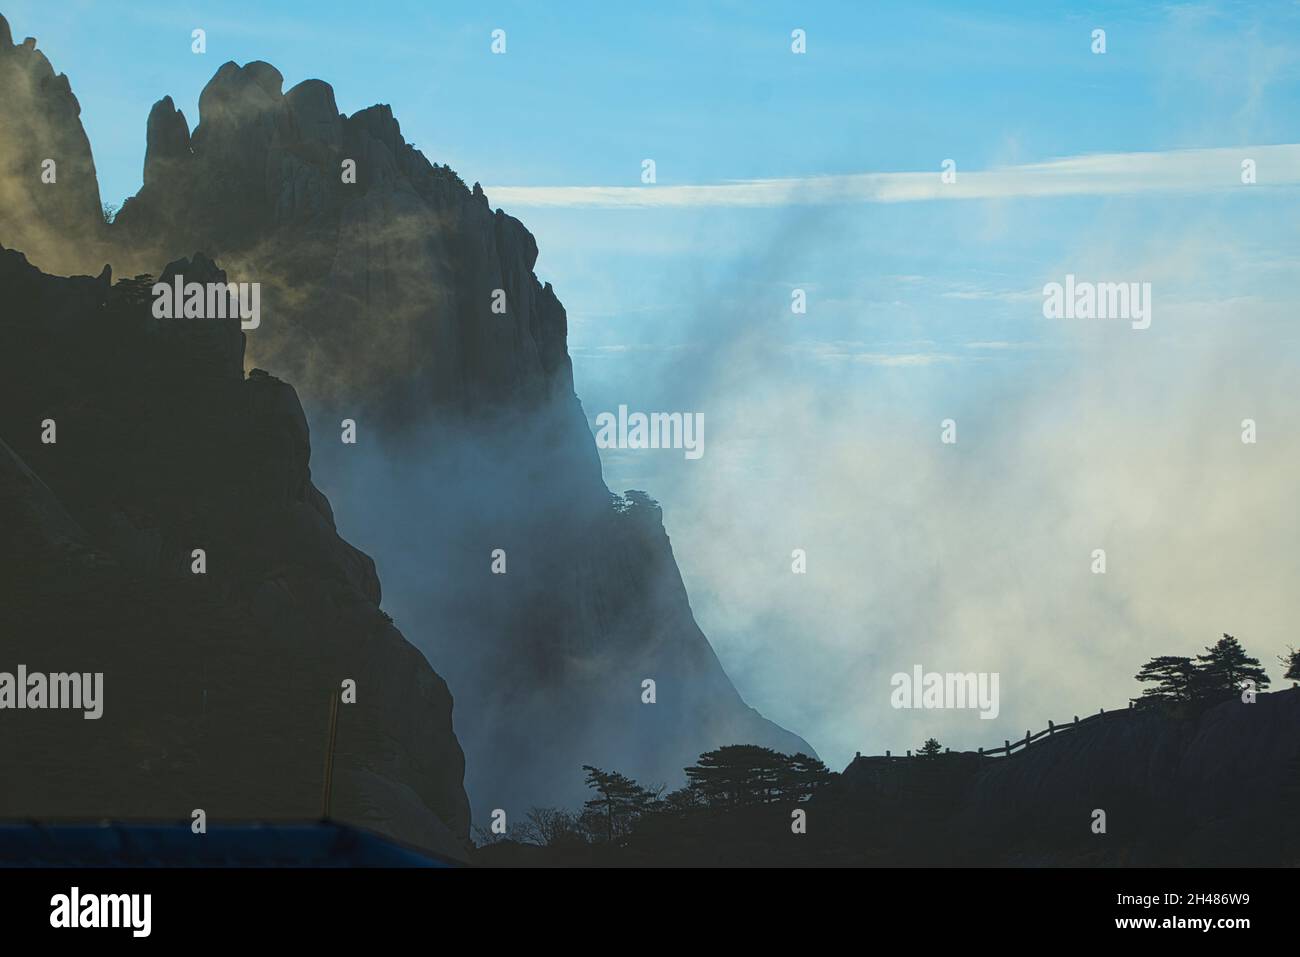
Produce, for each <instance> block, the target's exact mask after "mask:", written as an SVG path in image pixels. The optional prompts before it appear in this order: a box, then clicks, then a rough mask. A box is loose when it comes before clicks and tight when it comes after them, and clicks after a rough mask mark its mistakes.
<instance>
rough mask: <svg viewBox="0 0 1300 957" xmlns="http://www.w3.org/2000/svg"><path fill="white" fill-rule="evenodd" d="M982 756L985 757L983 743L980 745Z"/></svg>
mask: <svg viewBox="0 0 1300 957" xmlns="http://www.w3.org/2000/svg"><path fill="white" fill-rule="evenodd" d="M980 757H981V758H982V757H984V747H983V745H981V746H980Z"/></svg>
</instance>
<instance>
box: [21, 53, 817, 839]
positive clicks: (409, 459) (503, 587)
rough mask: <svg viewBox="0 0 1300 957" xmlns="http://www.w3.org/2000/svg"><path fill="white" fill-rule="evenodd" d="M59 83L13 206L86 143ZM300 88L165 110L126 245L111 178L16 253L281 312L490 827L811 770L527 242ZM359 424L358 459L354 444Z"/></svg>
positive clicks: (383, 111)
mask: <svg viewBox="0 0 1300 957" xmlns="http://www.w3.org/2000/svg"><path fill="white" fill-rule="evenodd" d="M37 57H40V54H39V52H38V51H35V50H34V49H25V48H24V47H21V46H16V47H9V48H8V49H7V50H6V51H5V52H2V53H0V61H3V60H4V59H8V60H16V61H20V62H24V63H26V64H27V65H25V66H22V67H13V68H11V72H12V71H13V70H21V71H26V73H32V74H35V73H39V72H41V71H42V70H43V69H44V68H43V67H40V66H38V65H36V66H34V65H32V63H35V62H36V58H37ZM27 61H31V63H28V62H27ZM39 62H40V63H43V62H44V60H43V57H41V58H40V61H39ZM46 66H48V64H46ZM51 74H52V71H51ZM42 82H43V85H41V84H37V86H36V87H34V88H33V90H34V92H32V94H31V95H30V96H29V97H27V98H26V99H18V100H14V101H11V103H16V105H0V115H3V114H4V113H5V112H6V111H9V112H13V111H15V110H17V111H22V110H26V109H28V108H29V107H30V108H31V109H32V110H35V111H37V114H38V115H40V116H45V117H47V118H48V121H47V122H46V123H44V124H40V123H36V122H34V121H31V120H30V119H27V120H22V119H14V118H12V117H11V118H9V119H7V120H5V121H4V122H6V123H9V124H10V125H14V124H17V123H19V122H26V123H28V128H29V129H30V135H29V136H28V138H27V142H26V143H24V145H23V146H22V149H21V155H20V156H17V157H15V156H14V155H5V156H0V163H3V165H4V168H5V169H7V170H13V169H17V168H21V169H22V170H23V171H24V173H23V175H22V176H20V177H13V176H12V174H10V175H9V176H7V179H6V184H5V186H4V188H5V190H6V191H7V192H8V191H13V192H15V193H17V194H23V195H26V194H29V193H30V194H35V193H37V192H38V191H39V190H40V189H41V188H42V187H41V185H40V184H39V181H38V180H37V179H35V178H34V177H33V176H31V175H28V174H29V170H30V167H29V166H27V165H23V164H27V163H29V162H30V157H32V156H35V155H37V154H41V153H46V152H57V149H58V147H59V144H61V143H80V142H81V141H82V140H84V133H81V136H80V140H79V139H78V137H77V135H76V133H77V132H78V131H79V130H80V122H79V119H78V114H79V110H78V109H77V108H76V106H75V98H73V97H72V95H71V93H70V92H66V93H65V90H66V86H67V84H66V81H63V80H58V79H56V80H46V81H42ZM282 87H283V81H282V77H281V75H280V73H279V72H278V71H277V70H276V69H275V68H274V67H272V66H270V65H269V64H266V63H261V62H251V63H248V64H245V65H244V66H242V67H241V66H239V65H237V64H235V63H226V64H225V65H223V66H222V67H221V68H220V69H219V70H218V71H217V72H216V74H215V76H214V77H213V78H212V80H211V81H210V82H209V83H208V85H207V86H206V87H205V89H204V90H203V93H202V95H201V97H200V100H199V117H198V123H197V125H196V126H195V127H194V128H193V130H190V128H189V126H188V122H187V120H186V118H185V117H184V116H183V115H182V114H181V113H180V112H179V111H177V110H176V108H175V105H174V104H173V102H172V101H171V99H170V98H164V99H163V100H160V101H159V102H158V103H157V104H155V106H154V108H153V109H152V110H151V111H150V114H149V117H148V125H147V154H146V158H145V164H144V183H143V186H142V187H141V189H140V191H139V192H138V193H137V194H136V195H135V196H133V197H131V198H129V199H128V200H127V201H126V202H125V203H124V204H123V206H122V208H121V210H120V211H119V212H118V213H117V216H116V219H115V221H114V222H113V223H112V224H111V225H109V224H105V223H104V222H103V217H102V216H100V215H99V214H98V209H99V202H98V188H97V186H96V185H95V183H94V179H93V175H92V174H87V175H83V176H81V177H77V178H75V180H69V179H67V178H66V177H61V178H60V183H61V184H62V183H64V182H67V183H68V185H69V189H70V190H71V189H75V190H77V191H83V192H85V193H86V194H87V195H88V196H90V195H92V194H93V202H92V201H88V200H87V199H86V198H85V197H81V198H78V199H77V200H76V202H72V201H69V204H68V208H67V212H66V213H65V214H64V215H63V216H62V217H61V218H60V219H58V220H57V221H56V220H54V219H39V218H38V221H39V222H40V223H41V225H40V226H33V225H31V222H32V221H31V220H30V219H29V218H25V219H23V224H25V225H21V224H14V223H10V222H9V220H8V219H0V242H5V243H6V244H7V245H10V246H11V247H14V248H21V246H20V243H22V242H26V243H28V244H30V246H31V248H32V249H33V250H39V252H32V253H31V254H29V258H30V259H31V260H32V262H34V263H35V264H36V265H38V266H41V267H42V268H45V269H47V270H54V271H65V272H66V271H72V270H74V269H75V270H77V271H84V272H87V273H90V274H100V272H101V269H102V267H103V265H104V263H111V265H112V267H113V271H114V272H115V273H117V274H119V275H123V274H126V275H130V274H136V273H151V272H153V271H156V270H157V269H158V268H159V264H160V263H174V262H177V261H178V260H182V259H183V258H186V257H195V251H196V250H197V251H199V252H201V254H202V255H203V256H204V257H207V258H210V259H211V260H212V261H213V262H214V264H215V266H219V267H220V268H221V269H222V270H224V271H225V273H226V274H228V276H229V279H230V281H232V282H235V281H239V282H257V283H260V284H261V294H262V305H261V312H262V319H261V324H260V326H259V327H258V328H257V329H255V330H250V331H249V332H248V333H247V334H246V339H247V357H246V358H245V368H246V369H247V368H248V367H251V366H253V365H256V366H260V367H262V368H265V369H268V370H271V371H273V372H274V373H275V374H276V375H277V376H280V377H283V379H284V380H285V381H288V382H293V383H294V385H295V386H296V387H297V389H298V390H300V392H301V394H302V395H303V397H304V406H305V407H306V408H307V410H308V417H309V419H310V421H311V424H312V432H313V435H315V436H316V441H315V448H314V456H315V461H316V463H317V475H318V476H323V477H322V478H321V479H320V481H321V482H322V483H323V484H324V485H325V486H326V487H327V488H329V489H331V490H332V491H331V497H332V498H333V499H334V500H335V502H336V505H337V506H338V520H339V524H340V527H345V528H346V529H347V530H348V534H349V537H350V538H352V540H354V541H356V542H357V543H358V544H360V545H361V546H362V547H363V548H365V549H366V551H368V552H370V553H371V554H374V555H375V557H376V559H377V561H378V563H379V568H380V570H381V572H382V575H383V578H384V581H385V586H386V594H387V595H388V598H389V604H390V606H391V607H390V610H392V611H393V612H394V613H395V615H396V617H397V618H398V621H399V622H400V624H401V625H402V628H403V630H404V632H405V634H406V636H407V638H408V639H409V640H410V641H411V642H412V643H413V644H415V645H416V646H417V647H418V648H419V649H420V650H421V651H423V652H424V653H425V655H426V656H427V657H428V659H429V661H430V662H431V663H432V664H433V666H434V667H435V668H436V669H437V672H438V673H439V674H440V675H442V676H443V677H444V678H446V680H447V683H448V685H449V686H450V688H451V691H452V692H453V693H454V694H455V696H456V714H455V726H456V735H457V737H458V739H459V741H460V744H461V745H462V746H463V748H464V751H465V754H466V755H467V759H466V768H465V786H466V788H467V790H468V792H469V795H470V798H471V800H472V803H473V808H474V813H475V816H476V817H485V816H486V815H487V814H488V813H490V812H491V811H492V810H494V809H497V808H503V809H508V810H509V811H510V812H511V813H522V812H523V811H524V810H526V808H527V807H528V806H530V805H534V804H536V805H544V804H565V803H569V802H571V801H573V800H575V799H577V798H579V797H580V796H581V795H582V793H583V782H582V776H581V771H580V770H579V768H580V767H581V765H583V764H591V763H595V764H600V765H607V766H617V767H620V768H622V769H624V770H626V771H628V772H629V773H632V774H634V775H635V776H637V777H638V778H640V779H644V780H666V781H671V780H675V779H677V778H679V777H680V776H681V773H682V768H683V767H685V766H686V765H687V764H688V763H689V762H690V760H691V759H692V758H693V757H694V756H695V755H697V754H699V753H700V752H701V751H704V750H707V749H709V748H712V747H716V746H718V745H720V744H726V743H730V742H733V741H746V742H752V743H755V744H760V745H765V746H770V747H773V748H775V749H777V750H780V751H782V752H786V753H792V752H795V751H804V752H808V753H811V752H812V749H811V748H810V747H809V746H808V744H807V743H806V742H804V741H803V740H802V739H800V738H799V737H798V736H797V735H794V734H792V733H790V732H788V731H785V730H784V729H782V728H780V727H778V726H777V725H775V724H773V723H772V722H770V721H768V720H767V719H765V718H763V717H762V716H761V715H760V714H758V713H757V712H756V711H754V710H753V709H752V708H750V707H748V706H747V705H746V704H745V702H744V701H743V699H742V698H741V696H740V694H739V693H738V692H737V691H736V689H735V687H734V686H733V685H732V683H731V681H730V680H729V678H728V677H727V675H726V673H725V671H724V670H723V668H722V666H721V664H720V663H719V661H718V659H717V657H716V655H715V654H714V652H713V649H712V648H711V646H710V645H709V642H708V640H707V638H706V637H705V636H704V634H703V633H702V631H701V630H700V628H699V626H698V625H697V623H696V621H695V619H694V616H693V613H692V611H691V608H690V603H689V600H688V596H687V592H686V587H685V584H684V583H683V581H682V578H681V575H680V573H679V571H678V568H677V564H676V560H675V558H674V556H673V553H672V547H671V544H670V542H669V539H668V536H667V534H666V532H665V530H664V526H663V522H662V514H661V510H660V507H659V505H658V504H657V503H655V502H654V500H653V499H651V498H650V497H649V496H646V495H644V494H641V493H635V494H633V493H629V494H626V495H616V494H612V493H611V492H610V490H609V489H608V488H607V487H606V486H605V484H604V481H603V479H602V475H601V468H600V460H599V457H598V455H597V452H596V447H595V443H594V440H593V437H592V434H591V430H590V428H589V426H588V424H587V418H586V415H585V414H584V412H583V409H582V406H581V404H580V402H579V400H578V398H577V396H576V394H575V391H574V383H573V372H572V365H571V362H570V359H569V356H568V351H567V345H566V339H567V318H566V314H565V310H564V307H563V306H562V305H561V303H560V301H559V299H558V298H557V296H556V294H555V292H554V290H553V289H552V288H551V286H550V284H549V283H547V284H543V283H542V282H541V281H539V279H538V278H537V276H536V275H535V273H534V266H535V264H536V261H537V256H538V247H537V244H536V241H535V240H534V238H533V236H532V235H531V233H529V232H528V230H527V229H526V228H525V227H524V226H523V224H522V223H520V222H519V220H517V219H515V218H514V217H511V216H509V215H507V214H506V213H504V212H502V211H501V210H499V209H498V210H495V211H494V210H493V209H492V208H491V205H490V203H489V201H488V197H487V196H485V195H484V193H483V191H482V190H481V189H480V188H479V187H478V186H477V185H475V186H473V187H469V186H467V185H466V184H465V183H464V182H463V181H462V180H461V179H460V177H459V176H458V175H457V174H456V173H455V172H453V171H452V170H451V169H450V168H448V167H446V166H440V165H437V164H433V163H430V162H429V161H428V160H427V159H426V158H425V157H424V156H423V154H421V153H420V151H419V150H417V149H415V148H414V147H413V146H411V145H410V144H408V143H407V142H406V141H405V139H404V137H403V135H402V132H401V128H400V126H399V124H398V122H397V120H396V119H395V118H394V117H393V115H392V112H391V110H390V109H389V108H388V107H387V106H382V105H380V106H372V107H370V108H368V109H365V110H361V111H358V112H357V113H354V114H352V115H351V116H344V115H342V114H340V113H339V111H338V108H337V106H336V104H335V100H334V93H333V90H332V89H331V87H330V86H329V85H328V84H326V83H323V82H321V81H319V80H307V81H304V82H302V83H299V84H298V85H296V86H294V87H293V88H292V89H290V90H289V91H288V92H287V93H285V92H282ZM0 149H9V153H10V154H12V153H13V152H14V150H13V149H10V148H5V147H0ZM75 155H76V156H77V157H78V160H77V161H78V162H80V163H82V164H83V165H84V164H85V162H87V161H89V157H88V155H86V156H82V154H81V153H80V152H76V153H75ZM89 169H90V170H93V161H90V166H89ZM351 171H354V172H355V177H354V179H355V181H352V179H350V178H349V173H350V172H351ZM74 182H75V185H74ZM59 188H60V189H61V188H62V186H60V187H59ZM31 202H34V200H32V201H31ZM91 210H93V211H94V215H93V216H92V214H91V212H90V211H91ZM79 217H80V218H79ZM11 235H12V236H13V237H16V238H14V239H11ZM79 238H80V241H79ZM24 251H26V250H24ZM43 256H45V257H48V258H42V257H43ZM502 303H503V304H504V311H501V309H500V308H499V304H502ZM494 306H497V307H498V308H496V309H494ZM249 381H252V380H251V379H250V380H249ZM345 419H346V420H350V421H352V422H353V423H354V424H355V427H356V431H357V435H358V436H359V438H358V440H357V442H356V444H355V445H350V444H345V443H343V442H341V441H339V439H338V436H339V434H340V433H339V430H340V424H341V423H342V422H343V421H344V420H345ZM33 467H34V468H35V466H33ZM36 470H37V471H38V472H39V469H36ZM498 554H500V555H501V556H503V559H504V562H503V566H504V572H505V573H504V574H495V573H494V564H496V563H495V561H494V557H493V556H495V555H498ZM647 680H650V681H653V682H654V687H655V690H656V696H655V701H654V703H652V704H651V703H646V702H645V701H643V688H644V687H645V682H646V681H647Z"/></svg>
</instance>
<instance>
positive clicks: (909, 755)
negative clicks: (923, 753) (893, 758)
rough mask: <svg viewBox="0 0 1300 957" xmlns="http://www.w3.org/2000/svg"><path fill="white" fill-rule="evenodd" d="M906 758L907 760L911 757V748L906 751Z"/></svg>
mask: <svg viewBox="0 0 1300 957" xmlns="http://www.w3.org/2000/svg"><path fill="white" fill-rule="evenodd" d="M907 756H908V757H909V758H910V757H911V756H912V750H911V748H909V749H908V751H907Z"/></svg>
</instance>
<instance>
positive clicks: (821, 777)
mask: <svg viewBox="0 0 1300 957" xmlns="http://www.w3.org/2000/svg"><path fill="white" fill-rule="evenodd" d="M830 780H831V771H830V769H829V768H827V767H826V765H824V764H823V763H822V762H821V761H820V760H819V759H818V758H814V757H812V756H811V755H808V754H804V753H803V752H802V751H800V752H798V753H796V754H792V755H790V756H789V757H788V758H786V759H785V761H784V762H783V764H782V766H781V768H780V770H779V771H778V783H779V785H780V791H781V798H782V799H783V800H787V801H788V800H795V801H802V800H804V799H805V798H808V797H811V796H812V795H813V794H814V793H816V792H817V791H818V790H819V789H820V788H822V787H823V786H824V785H826V784H827V783H829V782H830Z"/></svg>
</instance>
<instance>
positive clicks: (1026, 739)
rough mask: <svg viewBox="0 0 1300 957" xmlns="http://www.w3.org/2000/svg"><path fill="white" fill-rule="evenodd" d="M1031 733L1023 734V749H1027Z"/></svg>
mask: <svg viewBox="0 0 1300 957" xmlns="http://www.w3.org/2000/svg"><path fill="white" fill-rule="evenodd" d="M1031 733H1032V732H1029V731H1026V732H1025V747H1029V736H1030V734H1031Z"/></svg>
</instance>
